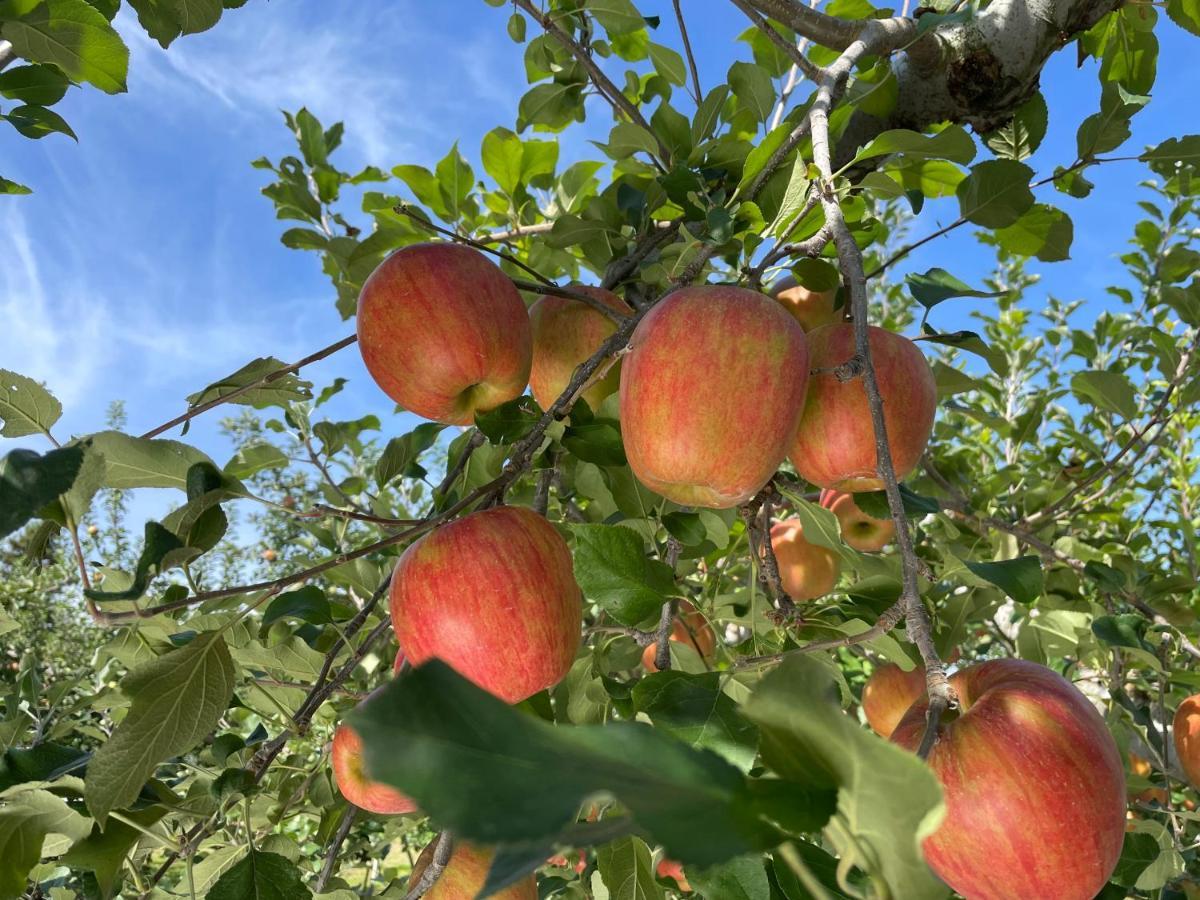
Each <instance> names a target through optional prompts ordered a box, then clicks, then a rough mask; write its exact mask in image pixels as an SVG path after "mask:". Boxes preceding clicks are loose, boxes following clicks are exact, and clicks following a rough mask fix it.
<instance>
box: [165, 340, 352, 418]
mask: <svg viewBox="0 0 1200 900" xmlns="http://www.w3.org/2000/svg"><path fill="white" fill-rule="evenodd" d="M357 340H358V335H357V334H352V335H350V336H349V337H344V338H342V339H341V340H340V341H337V342H336V343H333V344H330V345H329V346H328V347H324V348H322V349H321V350H318V351H317V352H316V353H311V354H309V355H308V356H306V357H304V359H300V360H297V361H296V362H294V363H292V364H291V365H288V366H284V367H283V368H282V369H276V370H275V371H273V372H268V373H267V374H266V375H264V376H263V377H262V378H259V379H258V380H257V381H254V382H251V383H250V384H246V385H243V386H242V387H240V388H237V389H236V390H233V391H230V392H229V393H228V394H223V395H222V396H220V397H217V398H216V399H214V400H209V401H208V402H207V403H201V404H200V405H199V406H195V407H193V408H191V409H189V410H188V411H187V412H185V413H184V414H183V415H181V416H176V417H175V418H174V419H172V420H171V421H170V422H164V423H163V424H162V425H159V426H158V427H157V428H151V429H150V430H149V431H147V432H146V433H145V434H143V435H142V437H143V438H152V437H158V436H159V435H160V434H162V433H163V432H164V431H170V430H171V429H172V428H174V427H175V426H176V425H182V424H183V423H184V422H186V421H188V420H189V419H194V418H196V416H198V415H200V414H201V413H206V412H208V411H209V410H210V409H212V408H214V407H216V406H220V405H221V404H222V403H229V402H231V401H233V400H236V399H237V398H238V397H241V396H244V395H245V394H248V393H249V392H250V391H253V390H255V389H256V388H260V387H262V386H263V385H266V384H270V383H271V382H272V381H276V380H278V379H280V378H282V377H283V376H284V375H288V374H290V373H292V372H295V371H296V370H297V369H300V368H303V367H304V366H307V365H309V364H310V363H315V362H317V361H318V360H322V359H324V358H325V357H327V356H332V355H333V354H334V353H337V352H338V351H339V350H341V349H342V348H343V347H349V346H350V345H351V344H353V343H354V342H355V341H357Z"/></svg>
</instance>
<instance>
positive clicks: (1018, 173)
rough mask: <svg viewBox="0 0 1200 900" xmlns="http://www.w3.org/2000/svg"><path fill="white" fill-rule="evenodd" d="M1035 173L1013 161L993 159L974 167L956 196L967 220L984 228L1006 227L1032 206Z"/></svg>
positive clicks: (959, 186)
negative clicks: (1031, 184)
mask: <svg viewBox="0 0 1200 900" xmlns="http://www.w3.org/2000/svg"><path fill="white" fill-rule="evenodd" d="M1032 178H1033V170H1032V169H1030V168H1029V166H1027V165H1025V164H1024V163H1019V162H1016V161H1014V160H1011V159H991V160H986V161H985V162H981V163H977V164H976V165H974V166H972V167H971V174H970V175H968V176H967V177H966V178H964V179H963V180H962V182H961V183H960V184H959V185H958V189H957V190H956V191H955V193H956V194H957V195H958V205H959V211H960V212H961V214H962V217H963V218H964V219H967V220H968V221H970V222H974V223H975V224H976V225H982V226H983V227H984V228H1004V227H1006V226H1008V225H1011V224H1013V223H1014V222H1015V221H1017V219H1019V218H1020V217H1021V213H1023V212H1025V210H1027V209H1029V207H1031V206H1033V191H1031V190H1030V189H1029V182H1030V180H1031V179H1032Z"/></svg>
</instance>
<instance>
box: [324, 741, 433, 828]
mask: <svg viewBox="0 0 1200 900" xmlns="http://www.w3.org/2000/svg"><path fill="white" fill-rule="evenodd" d="M333 780H334V781H336V782H337V786H338V790H339V791H341V792H342V796H343V797H345V798H346V799H347V800H349V801H350V802H351V803H353V804H354V805H355V806H359V807H362V808H363V809H365V810H367V811H368V812H373V813H380V814H381V815H385V816H386V815H400V814H401V813H410V812H415V811H416V808H417V804H416V803H414V802H413V801H412V800H411V799H410V798H409V797H406V796H405V795H404V794H402V793H400V792H399V791H398V790H396V789H395V788H393V787H389V786H388V785H386V784H384V783H382V782H380V781H372V780H371V779H370V778H368V777H367V773H366V769H365V767H364V765H363V752H362V739H361V738H360V737H359V736H358V732H357V731H355V730H354V729H353V728H351V727H350V726H349V725H347V724H346V723H345V722H343V723H342V724H340V725H338V727H337V728H336V729H335V730H334V732H333Z"/></svg>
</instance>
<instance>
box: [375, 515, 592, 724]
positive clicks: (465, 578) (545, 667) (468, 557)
mask: <svg viewBox="0 0 1200 900" xmlns="http://www.w3.org/2000/svg"><path fill="white" fill-rule="evenodd" d="M391 611H392V627H393V628H394V629H395V632H396V638H397V639H398V640H399V642H400V646H401V647H403V648H404V654H405V656H406V657H407V658H408V661H409V662H410V663H412V664H413V665H414V666H419V665H420V664H421V663H423V662H425V661H426V660H427V659H430V658H432V657H435V656H436V657H438V658H440V659H442V660H443V661H444V662H446V663H447V664H448V665H449V666H451V667H452V668H454V669H455V670H456V671H457V672H458V673H459V674H460V675H463V676H464V677H466V678H468V679H470V680H471V681H473V682H474V683H475V684H477V685H479V687H481V688H483V689H484V690H486V691H490V692H491V693H493V694H495V695H496V696H497V697H500V698H501V699H503V700H505V701H506V702H508V703H517V702H519V701H521V700H524V699H525V698H526V697H528V696H530V695H531V694H536V693H537V692H538V691H540V690H542V689H543V688H548V687H550V686H552V685H555V684H557V683H558V682H559V681H560V680H561V679H562V677H563V676H564V675H566V674H567V670H568V669H570V668H571V663H572V662H573V661H574V659H575V651H576V650H577V649H578V647H579V639H580V625H581V620H582V615H583V610H582V602H581V594H580V591H579V585H577V584H576V583H575V575H574V571H573V569H572V565H571V552H570V550H568V549H567V544H566V542H565V541H564V540H563V539H562V537H561V536H560V535H559V533H558V532H557V531H556V530H555V529H554V526H553V525H551V524H550V523H549V522H547V521H546V520H545V519H544V518H543V517H542V516H539V515H538V514H537V513H535V512H533V511H532V510H529V509H524V508H519V507H514V506H502V507H497V508H494V509H487V510H482V511H480V512H474V513H471V514H470V515H468V516H465V517H464V518H461V519H458V520H457V521H454V522H451V523H449V524H448V525H442V526H441V527H439V528H437V529H436V530H434V531H432V532H430V533H429V534H427V535H425V536H424V537H423V538H421V539H420V540H418V541H417V542H416V543H414V544H412V545H411V546H410V547H409V548H408V549H407V550H405V551H404V555H403V556H401V557H400V560H399V561H398V562H397V563H396V568H395V571H394V572H393V573H392V584H391Z"/></svg>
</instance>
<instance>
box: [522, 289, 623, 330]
mask: <svg viewBox="0 0 1200 900" xmlns="http://www.w3.org/2000/svg"><path fill="white" fill-rule="evenodd" d="M512 283H513V284H515V285H516V286H517V288H518V289H520V290H522V291H532V292H533V293H535V294H550V295H551V296H553V297H564V298H566V299H567V300H577V301H579V302H580V303H583V304H586V305H587V306H590V307H591V308H592V309H594V310H596V312H599V313H603V314H604V315H605V316H607V317H608V318H610V319H612V320H613V321H614V322H622V321H624V320H625V314H624V313H620V312H617V310H615V309H613V308H612V307H611V306H608V305H606V304H604V303H601V302H600V301H599V300H597V299H596V298H595V297H593V296H591V295H590V294H586V293H584V292H583V291H573V290H571V289H570V288H569V287H559V286H558V285H557V284H542V283H540V282H532V281H525V280H523V279H520V278H513V279H512Z"/></svg>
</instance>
